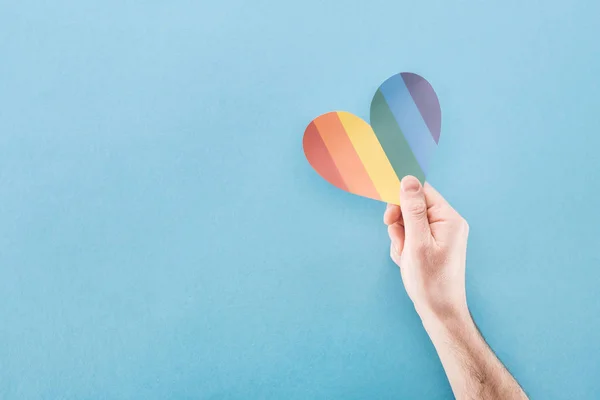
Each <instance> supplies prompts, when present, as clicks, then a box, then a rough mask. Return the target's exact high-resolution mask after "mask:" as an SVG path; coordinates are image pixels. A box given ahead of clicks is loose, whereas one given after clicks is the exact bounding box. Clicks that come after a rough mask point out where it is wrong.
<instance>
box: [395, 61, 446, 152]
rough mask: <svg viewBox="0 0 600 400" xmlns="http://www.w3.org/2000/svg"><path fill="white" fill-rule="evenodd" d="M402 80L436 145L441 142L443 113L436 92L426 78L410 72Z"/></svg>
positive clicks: (404, 74) (405, 73) (404, 73)
mask: <svg viewBox="0 0 600 400" xmlns="http://www.w3.org/2000/svg"><path fill="white" fill-rule="evenodd" d="M400 75H402V79H404V84H405V85H406V87H407V88H408V91H409V92H410V95H411V97H412V98H413V101H414V102H415V104H416V105H417V108H418V109H419V112H420V113H421V116H422V117H423V121H425V124H426V125H427V128H429V132H431V136H433V140H435V142H436V143H438V142H439V141H440V131H441V130H442V111H441V109H440V102H439V100H438V98H437V95H436V94H435V91H434V90H433V88H432V87H431V85H430V84H429V82H427V81H426V80H425V79H424V78H422V77H420V76H419V75H417V74H413V73H410V72H403V73H402V74H400Z"/></svg>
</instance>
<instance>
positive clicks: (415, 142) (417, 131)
mask: <svg viewBox="0 0 600 400" xmlns="http://www.w3.org/2000/svg"><path fill="white" fill-rule="evenodd" d="M379 90H381V93H382V94H383V97H384V98H385V101H386V103H387V104H388V107H389V108H390V110H391V111H392V114H393V115H394V118H395V119H396V123H397V124H398V126H399V127H400V130H401V131H402V133H403V134H404V137H405V138H406V141H407V142H408V146H409V147H410V149H411V150H412V152H413V154H414V155H415V158H416V159H417V162H418V163H419V165H420V166H421V169H422V170H423V173H425V174H426V175H427V171H428V170H429V162H430V161H431V160H432V159H433V155H434V153H435V150H436V147H437V145H436V143H435V141H434V140H433V137H432V136H431V133H430V132H429V128H427V125H426V124H425V121H424V120H423V117H422V116H421V113H420V112H419V109H418V108H417V105H416V104H415V102H414V100H413V98H412V96H411V95H410V92H409V91H408V88H407V87H406V84H405V83H404V79H402V76H401V75H400V74H398V75H394V76H392V77H391V78H389V79H388V80H387V81H385V82H383V84H382V85H381V86H380V87H379Z"/></svg>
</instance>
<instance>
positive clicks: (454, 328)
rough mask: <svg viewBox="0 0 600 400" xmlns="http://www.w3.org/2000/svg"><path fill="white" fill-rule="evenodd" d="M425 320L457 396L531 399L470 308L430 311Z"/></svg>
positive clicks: (491, 398) (460, 397) (426, 327)
mask: <svg viewBox="0 0 600 400" xmlns="http://www.w3.org/2000/svg"><path fill="white" fill-rule="evenodd" d="M422 320H423V326H424V327H425V330H426V331H427V333H428V334H429V337H430V338H431V340H432V342H433V345H434V346H435V348H436V350H437V353H438V355H439V357H440V360H441V362H442V365H443V366H444V370H445V371H446V375H447V376H448V380H449V381H450V385H451V386H452V391H453V392H454V395H455V396H456V398H457V399H490V400H496V399H527V396H526V394H525V392H523V390H522V389H521V387H520V386H519V384H518V383H517V381H516V380H515V379H514V378H513V377H512V375H511V374H510V373H509V372H508V370H507V369H506V368H505V367H504V365H502V363H501V362H500V360H498V358H497V357H496V355H495V354H494V353H493V352H492V350H491V349H490V348H489V346H488V345H487V343H486V342H485V340H484V339H483V337H482V336H481V334H480V333H479V330H478V329H477V327H476V326H475V323H474V322H473V319H472V318H471V315H470V314H469V312H468V310H467V309H466V308H464V311H458V312H448V313H444V315H441V316H440V315H434V314H433V313H427V314H425V316H422Z"/></svg>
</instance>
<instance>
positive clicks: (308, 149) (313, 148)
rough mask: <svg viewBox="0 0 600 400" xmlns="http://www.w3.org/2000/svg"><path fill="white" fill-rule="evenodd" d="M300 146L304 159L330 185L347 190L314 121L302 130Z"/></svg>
mask: <svg viewBox="0 0 600 400" xmlns="http://www.w3.org/2000/svg"><path fill="white" fill-rule="evenodd" d="M302 147H303V148H304V154H305V155H306V159H307V160H308V162H309V163H310V165H312V167H313V168H314V169H315V171H317V172H318V173H319V175H321V176H322V177H323V178H324V179H325V180H326V181H327V182H329V183H331V184H332V185H334V186H337V187H338V188H340V189H342V190H345V191H348V186H346V183H344V180H343V179H342V176H341V175H340V171H339V170H338V168H337V166H336V165H335V163H334V162H333V158H331V154H329V150H327V147H326V146H325V143H324V142H323V139H322V138H321V135H319V131H318V130H317V127H316V126H315V123H314V121H313V122H311V123H310V124H309V125H308V127H307V128H306V131H304V138H303V139H302Z"/></svg>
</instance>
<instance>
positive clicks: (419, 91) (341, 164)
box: [302, 72, 442, 204]
mask: <svg viewBox="0 0 600 400" xmlns="http://www.w3.org/2000/svg"><path fill="white" fill-rule="evenodd" d="M441 122H442V111H441V109H440V103H439V101H438V98H437V95H436V94H435V91H434V90H433V88H432V87H431V85H430V84H429V82H427V81H426V80H425V79H424V78H422V77H421V76H419V75H417V74H413V73H409V72H403V73H401V74H397V75H394V76H392V77H391V78H389V79H387V80H386V81H385V82H383V83H382V84H381V86H379V88H378V89H377V92H375V96H373V100H372V101H371V125H369V124H368V123H367V122H365V121H364V120H363V119H361V118H359V117H357V116H355V115H353V114H350V113H348V112H345V111H334V112H329V113H327V114H323V115H321V116H319V117H317V118H315V119H314V120H313V121H312V122H311V123H310V124H309V125H308V127H307V128H306V130H305V131H304V139H303V141H302V142H303V143H302V144H303V147H304V154H305V155H306V158H307V160H308V162H309V163H310V165H311V166H312V167H313V168H314V169H315V170H316V171H317V172H318V173H319V175H321V176H322V177H323V178H324V179H325V180H326V181H328V182H329V183H331V184H332V185H334V186H337V187H338V188H340V189H343V190H345V191H347V192H350V193H354V194H357V195H359V196H364V197H369V198H371V199H375V200H381V201H384V202H387V203H393V204H399V200H398V196H399V190H400V180H401V179H402V178H403V177H404V176H406V175H414V176H416V177H417V178H419V180H420V181H421V182H424V181H425V177H426V176H427V173H428V171H429V166H430V164H431V161H432V159H433V156H434V154H435V150H436V149H437V144H438V142H439V139H440V131H441Z"/></svg>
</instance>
